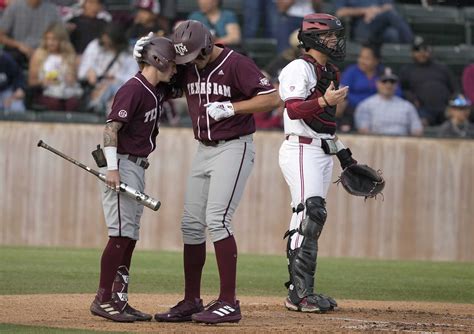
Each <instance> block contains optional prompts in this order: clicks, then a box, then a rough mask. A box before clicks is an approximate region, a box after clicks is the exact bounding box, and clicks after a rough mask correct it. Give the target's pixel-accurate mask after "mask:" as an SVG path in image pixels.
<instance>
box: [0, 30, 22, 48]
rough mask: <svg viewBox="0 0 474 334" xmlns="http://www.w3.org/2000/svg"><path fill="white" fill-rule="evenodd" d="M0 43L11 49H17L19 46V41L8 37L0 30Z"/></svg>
mask: <svg viewBox="0 0 474 334" xmlns="http://www.w3.org/2000/svg"><path fill="white" fill-rule="evenodd" d="M0 44H3V45H4V46H7V47H9V48H13V49H18V48H19V47H20V45H19V43H18V42H17V41H16V40H14V39H13V38H10V37H8V36H7V34H5V33H4V32H3V31H0Z"/></svg>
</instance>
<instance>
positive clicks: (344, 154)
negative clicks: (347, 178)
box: [336, 148, 357, 170]
mask: <svg viewBox="0 0 474 334" xmlns="http://www.w3.org/2000/svg"><path fill="white" fill-rule="evenodd" d="M336 156H337V158H338V159H339V161H340V163H341V167H342V169H343V170H344V169H346V168H347V167H349V166H352V165H355V164H356V163H357V160H355V159H353V158H352V152H351V150H350V149H348V148H345V149H343V150H340V151H339V152H337V153H336Z"/></svg>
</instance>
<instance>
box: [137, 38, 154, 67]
mask: <svg viewBox="0 0 474 334" xmlns="http://www.w3.org/2000/svg"><path fill="white" fill-rule="evenodd" d="M152 37H153V32H152V31H150V32H149V33H148V35H146V36H144V37H142V38H140V39H139V40H138V41H137V42H136V43H135V46H134V47H133V58H135V60H137V61H139V60H141V59H142V51H143V47H144V46H145V45H147V44H148V43H149V42H150V41H151V38H152Z"/></svg>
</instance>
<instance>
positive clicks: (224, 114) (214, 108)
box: [204, 101, 235, 121]
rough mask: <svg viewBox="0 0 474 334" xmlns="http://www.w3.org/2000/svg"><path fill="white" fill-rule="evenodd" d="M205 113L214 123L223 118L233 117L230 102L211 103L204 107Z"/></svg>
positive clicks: (232, 108)
mask: <svg viewBox="0 0 474 334" xmlns="http://www.w3.org/2000/svg"><path fill="white" fill-rule="evenodd" d="M204 106H205V107H206V111H207V113H208V114H209V116H211V117H212V118H214V119H215V120H216V121H220V120H221V119H224V118H229V117H231V116H234V115H235V110H234V106H233V105H232V103H231V102H230V101H225V102H211V103H207V104H205V105H204Z"/></svg>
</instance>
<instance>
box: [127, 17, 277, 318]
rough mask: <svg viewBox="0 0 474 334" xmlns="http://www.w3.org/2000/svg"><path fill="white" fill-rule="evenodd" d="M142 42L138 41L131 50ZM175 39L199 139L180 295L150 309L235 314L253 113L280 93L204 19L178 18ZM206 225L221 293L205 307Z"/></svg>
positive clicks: (180, 78) (171, 314)
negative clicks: (237, 230) (238, 225)
mask: <svg viewBox="0 0 474 334" xmlns="http://www.w3.org/2000/svg"><path fill="white" fill-rule="evenodd" d="M143 43H144V40H141V41H139V42H138V43H137V45H136V47H135V52H134V53H135V56H138V54H139V49H140V47H141V46H142V45H143ZM145 43H146V39H145ZM173 43H174V46H175V50H176V63H177V64H184V66H182V68H180V66H178V75H177V82H178V83H179V84H180V87H181V88H182V89H183V91H184V93H185V94H186V99H187V103H188V108H189V114H190V116H191V119H192V123H193V130H194V137H195V138H196V140H198V142H199V145H198V148H197V153H196V156H195V158H194V160H193V163H192V168H191V171H190V173H189V179H188V182H187V192H186V196H185V201H184V213H183V217H182V223H181V230H182V233H183V241H184V276H185V291H184V299H183V300H182V301H180V302H179V303H178V304H177V305H176V306H174V307H172V308H171V309H170V310H169V311H167V312H165V313H159V314H156V315H155V319H156V320H157V321H170V322H171V321H172V322H180V321H191V320H193V321H196V322H203V323H210V324H215V323H222V322H238V321H239V320H240V319H241V318H242V316H241V312H240V306H239V301H238V300H236V293H235V287H236V269H237V246H236V243H235V239H234V232H233V229H232V225H231V219H232V216H233V214H234V212H235V210H236V209H237V206H238V204H239V202H240V199H241V197H242V193H243V191H244V187H245V183H246V181H247V178H248V176H249V175H250V172H251V170H252V167H253V164H254V156H255V151H254V145H253V142H252V134H253V133H254V132H255V122H254V118H253V115H252V114H251V113H253V112H259V111H262V112H263V111H270V110H273V109H274V108H276V107H277V106H278V105H279V103H280V101H281V100H280V98H279V96H278V93H277V92H276V90H275V89H274V87H273V86H272V85H271V84H270V82H269V81H268V80H267V79H266V78H265V76H264V75H263V74H262V73H261V71H260V70H259V69H258V68H257V66H256V65H255V63H254V62H253V61H252V60H251V59H249V58H247V57H245V56H242V55H240V54H238V53H236V52H234V51H232V50H230V49H228V48H227V47H225V46H223V45H220V44H214V43H213V38H212V35H211V33H210V31H209V30H208V29H207V28H206V27H205V26H204V25H203V24H202V23H200V22H198V21H192V20H188V21H184V22H183V23H181V24H180V25H179V26H178V27H177V28H176V31H175V32H174V34H173ZM137 53H138V54H137ZM206 228H207V229H209V234H210V237H211V240H212V242H213V243H214V249H215V254H216V258H217V265H218V269H219V276H220V294H219V297H218V298H217V300H215V301H214V302H212V303H210V304H209V305H207V307H205V308H204V307H203V303H202V299H201V296H200V294H201V291H200V287H201V273H202V268H203V266H204V262H205V259H206Z"/></svg>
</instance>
